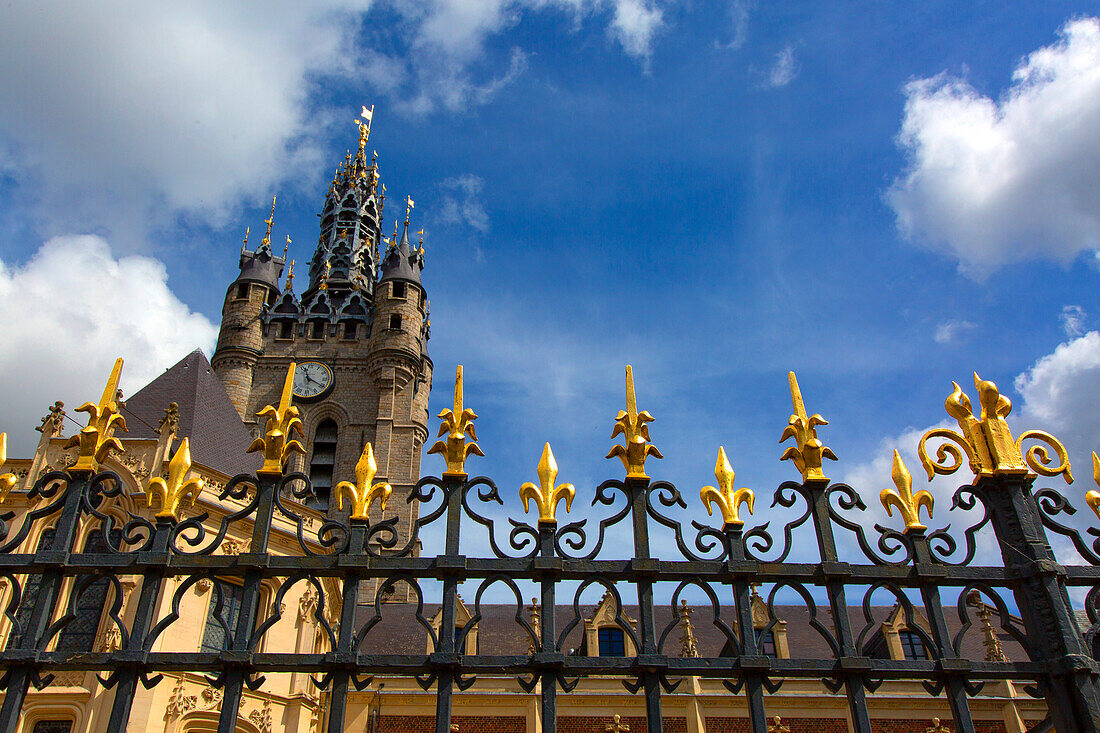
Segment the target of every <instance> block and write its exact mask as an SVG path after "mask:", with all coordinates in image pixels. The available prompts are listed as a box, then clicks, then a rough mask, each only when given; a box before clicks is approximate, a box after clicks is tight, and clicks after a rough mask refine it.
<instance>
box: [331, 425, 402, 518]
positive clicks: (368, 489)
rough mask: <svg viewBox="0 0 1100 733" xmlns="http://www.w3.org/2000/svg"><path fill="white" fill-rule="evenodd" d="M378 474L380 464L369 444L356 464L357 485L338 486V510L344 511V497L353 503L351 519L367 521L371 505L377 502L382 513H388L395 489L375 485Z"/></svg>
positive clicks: (345, 483)
mask: <svg viewBox="0 0 1100 733" xmlns="http://www.w3.org/2000/svg"><path fill="white" fill-rule="evenodd" d="M376 473H378V463H376V462H375V460H374V447H373V446H371V444H370V443H369V442H368V443H367V444H366V445H365V446H363V452H362V453H361V454H360V456H359V460H358V461H356V463H355V483H354V484H353V483H351V482H350V481H341V482H340V483H338V484H336V489H335V491H336V508H337V509H338V510H339V511H343V510H344V497H345V496H346V497H347V498H348V500H349V501H350V502H351V518H352V519H367V514H368V513H369V512H370V508H371V505H372V504H374V502H375V501H376V500H377V501H378V502H379V504H380V505H381V508H382V511H383V512H385V511H386V502H387V501H389V498H390V494H392V493H393V487H392V486H390V485H389V484H387V483H378V484H376V483H374V475H375V474H376Z"/></svg>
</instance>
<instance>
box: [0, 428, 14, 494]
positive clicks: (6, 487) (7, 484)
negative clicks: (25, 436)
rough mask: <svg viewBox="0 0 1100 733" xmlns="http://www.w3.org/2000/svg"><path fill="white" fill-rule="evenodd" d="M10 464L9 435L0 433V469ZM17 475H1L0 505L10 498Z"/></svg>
mask: <svg viewBox="0 0 1100 733" xmlns="http://www.w3.org/2000/svg"><path fill="white" fill-rule="evenodd" d="M7 462H8V434H7V433H0V468H3V467H4V464H5V463H7ZM15 481H16V478H15V474H14V473H4V474H0V504H3V503H4V500H5V499H7V498H8V492H10V491H11V490H12V487H13V486H15Z"/></svg>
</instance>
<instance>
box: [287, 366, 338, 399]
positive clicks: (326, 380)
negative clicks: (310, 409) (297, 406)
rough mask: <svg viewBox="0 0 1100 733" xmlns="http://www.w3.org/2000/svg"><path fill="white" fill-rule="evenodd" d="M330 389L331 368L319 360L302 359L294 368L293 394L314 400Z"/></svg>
mask: <svg viewBox="0 0 1100 733" xmlns="http://www.w3.org/2000/svg"><path fill="white" fill-rule="evenodd" d="M330 389H332V370H331V369H329V368H328V367H327V366H325V365H324V364H322V363H321V362H319V361H303V362H302V363H300V364H299V365H298V367H297V368H296V369H295V370H294V396H295V397H298V398H299V399H302V400H307V401H308V400H316V399H320V398H321V397H323V396H325V395H326V394H328V391H329V390H330Z"/></svg>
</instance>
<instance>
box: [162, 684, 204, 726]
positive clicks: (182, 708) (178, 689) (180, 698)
mask: <svg viewBox="0 0 1100 733" xmlns="http://www.w3.org/2000/svg"><path fill="white" fill-rule="evenodd" d="M196 705H198V699H197V698H196V697H195V696H194V695H184V694H183V679H179V680H177V681H176V686H175V687H174V688H173V689H172V696H171V697H170V698H168V705H167V706H166V707H165V708H164V718H165V719H166V720H171V719H172V718H175V717H178V716H180V715H183V714H184V713H186V712H187V711H188V710H194V709H195V706H196Z"/></svg>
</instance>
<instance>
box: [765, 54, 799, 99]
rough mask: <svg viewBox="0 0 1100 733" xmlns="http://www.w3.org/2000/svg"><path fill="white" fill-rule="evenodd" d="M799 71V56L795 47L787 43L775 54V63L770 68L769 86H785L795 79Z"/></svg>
mask: <svg viewBox="0 0 1100 733" xmlns="http://www.w3.org/2000/svg"><path fill="white" fill-rule="evenodd" d="M798 71H799V67H798V58H797V57H796V56H795V54H794V47H793V46H791V45H787V46H785V47H784V48H783V50H782V51H780V52H779V53H777V54H776V55H775V63H773V64H772V66H771V68H770V69H769V70H768V74H767V86H768V87H770V88H772V89H778V88H780V87H785V86H787V85H788V84H790V83H791V82H792V81H794V78H795V77H796V76H798Z"/></svg>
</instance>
